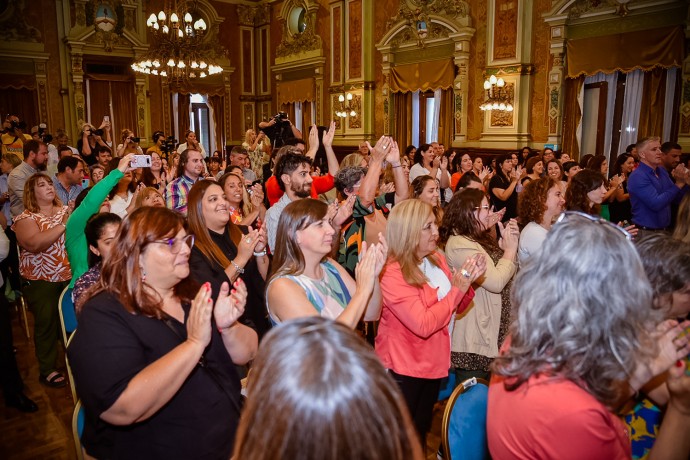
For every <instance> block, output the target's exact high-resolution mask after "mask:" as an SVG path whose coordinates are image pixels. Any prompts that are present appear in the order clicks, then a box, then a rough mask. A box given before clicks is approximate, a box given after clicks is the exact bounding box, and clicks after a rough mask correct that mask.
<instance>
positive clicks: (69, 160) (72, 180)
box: [53, 156, 84, 212]
mask: <svg viewBox="0 0 690 460" xmlns="http://www.w3.org/2000/svg"><path fill="white" fill-rule="evenodd" d="M83 178H84V165H83V163H82V162H81V160H80V159H79V158H77V157H74V156H68V157H65V158H63V159H62V160H60V161H59V162H58V164H57V174H56V175H55V176H53V185H54V186H55V193H56V194H57V196H58V198H60V201H62V204H63V205H65V206H69V208H70V212H72V210H73V209H74V201H75V200H76V199H77V196H79V194H80V193H81V190H82V186H81V184H82V179H83Z"/></svg>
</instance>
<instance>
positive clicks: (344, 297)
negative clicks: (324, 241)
mask: <svg viewBox="0 0 690 460" xmlns="http://www.w3.org/2000/svg"><path fill="white" fill-rule="evenodd" d="M321 269H322V270H323V278H322V279H320V280H315V279H313V278H309V277H308V276H306V275H285V276H280V277H279V278H287V279H289V280H291V281H294V282H295V283H297V284H298V285H299V286H300V287H301V288H302V289H304V291H305V293H306V295H307V299H309V302H311V304H312V305H313V306H314V308H315V309H316V311H317V312H319V315H320V316H323V317H324V318H328V319H336V318H337V317H338V316H340V314H341V313H342V312H343V310H345V307H347V304H348V303H350V291H348V289H347V286H345V282H344V281H343V279H342V277H341V276H340V273H339V272H338V269H337V268H335V266H334V265H333V263H332V262H331V261H329V260H326V261H325V262H323V263H321ZM267 303H268V296H267ZM269 315H270V317H271V321H272V322H273V323H274V324H276V323H277V321H276V319H275V317H274V316H273V314H271V311H270V307H269Z"/></svg>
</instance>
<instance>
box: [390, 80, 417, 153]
mask: <svg viewBox="0 0 690 460" xmlns="http://www.w3.org/2000/svg"><path fill="white" fill-rule="evenodd" d="M412 113H413V111H412V93H409V92H408V93H393V114H392V116H393V120H394V127H393V138H394V139H395V140H396V141H397V142H398V147H399V148H400V151H401V152H404V151H405V148H406V147H407V146H408V145H410V144H412V129H410V128H411V126H410V125H411V124H412ZM417 113H419V110H418V111H417ZM417 124H419V123H417ZM413 126H414V125H413Z"/></svg>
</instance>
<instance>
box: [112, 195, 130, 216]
mask: <svg viewBox="0 0 690 460" xmlns="http://www.w3.org/2000/svg"><path fill="white" fill-rule="evenodd" d="M132 196H134V194H133V193H132V192H130V191H129V190H128V191H127V199H126V200H124V199H122V197H121V196H119V195H115V196H114V197H113V199H112V200H110V212H112V213H113V214H117V215H118V216H120V217H122V218H123V219H124V218H125V217H127V207H128V206H129V204H130V203H131V202H132Z"/></svg>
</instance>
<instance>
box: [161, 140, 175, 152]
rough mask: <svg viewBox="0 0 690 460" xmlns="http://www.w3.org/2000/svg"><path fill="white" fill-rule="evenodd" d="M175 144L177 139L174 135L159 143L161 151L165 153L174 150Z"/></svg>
mask: <svg viewBox="0 0 690 460" xmlns="http://www.w3.org/2000/svg"><path fill="white" fill-rule="evenodd" d="M175 146H177V139H175V136H168V137H166V138H165V140H164V141H163V144H161V151H163V152H165V153H170V152H174V151H175Z"/></svg>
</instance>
